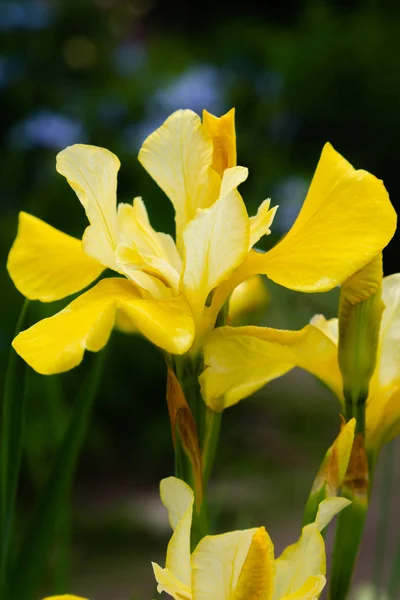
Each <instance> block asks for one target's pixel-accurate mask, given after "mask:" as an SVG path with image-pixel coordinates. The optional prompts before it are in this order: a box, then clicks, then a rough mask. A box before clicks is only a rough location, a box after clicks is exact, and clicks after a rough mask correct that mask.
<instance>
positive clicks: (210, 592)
mask: <svg viewBox="0 0 400 600" xmlns="http://www.w3.org/2000/svg"><path fill="white" fill-rule="evenodd" d="M257 531H258V530H257V529H247V530H243V531H231V532H229V533H224V534H222V535H212V536H211V535H208V536H206V537H205V538H203V539H202V540H201V541H200V543H199V544H198V546H197V548H196V549H195V551H194V552H193V554H192V596H193V598H194V599H195V600H216V599H218V600H233V594H234V591H235V589H236V586H237V583H238V580H239V576H240V573H241V571H242V567H243V564H244V562H245V560H246V556H247V554H248V552H249V548H250V545H251V542H252V539H253V536H254V534H255V533H256V532H257Z"/></svg>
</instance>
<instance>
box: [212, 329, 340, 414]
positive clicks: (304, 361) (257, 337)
mask: <svg viewBox="0 0 400 600" xmlns="http://www.w3.org/2000/svg"><path fill="white" fill-rule="evenodd" d="M204 364H205V366H206V369H205V371H204V372H203V373H202V375H201V376H200V384H201V388H202V393H203V397H204V399H205V401H206V403H207V404H208V406H210V407H211V408H212V409H213V410H216V411H219V410H222V409H223V408H226V407H228V406H231V405H232V404H235V403H236V402H238V401H239V400H241V399H242V398H245V397H246V396H249V395H250V394H251V393H253V392H255V391H256V390H258V389H259V388H261V387H262V386H263V385H265V384H266V383H268V382H269V381H271V380H272V379H275V378H277V377H280V376H281V375H284V374H285V373H287V372H288V371H289V370H290V369H292V368H293V367H295V366H298V367H301V368H303V369H306V370H307V371H309V372H310V373H313V374H314V375H316V376H317V377H319V378H320V379H322V380H323V381H324V382H325V383H326V384H327V385H328V386H330V387H331V388H332V389H333V390H334V391H335V393H337V394H338V395H340V389H341V378H340V372H339V367H338V364H337V348H336V346H335V345H334V344H333V343H332V341H331V340H330V339H329V338H328V337H327V336H325V335H324V334H323V333H322V332H321V331H320V330H319V329H317V328H316V327H314V326H312V325H307V326H306V327H304V328H303V329H301V330H300V331H285V330H280V329H270V328H262V327H252V326H249V327H218V328H217V329H215V330H214V331H213V332H212V333H211V335H210V336H209V337H208V338H207V339H206V342H205V346H204Z"/></svg>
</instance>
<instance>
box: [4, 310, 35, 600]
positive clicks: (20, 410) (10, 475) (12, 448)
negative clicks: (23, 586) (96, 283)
mask: <svg viewBox="0 0 400 600" xmlns="http://www.w3.org/2000/svg"><path fill="white" fill-rule="evenodd" d="M28 305H29V301H28V300H25V302H24V305H23V307H22V310H21V314H20V317H19V319H18V323H17V327H16V330H15V335H17V334H18V333H19V332H20V331H21V329H23V328H24V327H25V326H26V322H27V318H28ZM25 375H26V363H25V362H24V361H23V360H22V358H20V357H19V356H18V354H17V353H16V352H15V350H14V349H13V348H10V357H9V362H8V367H7V372H6V380H5V386H4V396H3V404H2V418H1V426H0V431H1V433H0V435H1V440H0V536H1V547H0V596H1V597H3V590H4V586H5V578H6V574H7V561H8V554H9V546H10V536H11V529H12V521H13V517H14V505H15V496H16V490H17V484H18V476H19V470H20V464H21V454H22V437H23V427H24V419H25Z"/></svg>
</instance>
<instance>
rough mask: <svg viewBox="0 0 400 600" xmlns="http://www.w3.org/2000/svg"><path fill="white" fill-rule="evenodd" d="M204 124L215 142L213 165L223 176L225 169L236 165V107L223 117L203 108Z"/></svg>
mask: <svg viewBox="0 0 400 600" xmlns="http://www.w3.org/2000/svg"><path fill="white" fill-rule="evenodd" d="M203 126H204V128H205V130H206V131H207V132H208V133H209V134H210V136H211V138H212V142H213V161H212V167H213V169H214V170H215V171H217V173H219V175H220V176H221V177H222V174H223V172H224V171H225V169H229V168H230V167H235V166H236V130H235V109H234V108H232V109H231V110H230V111H229V112H227V113H226V114H225V115H222V117H215V116H214V115H212V114H211V113H209V112H208V111H206V110H203Z"/></svg>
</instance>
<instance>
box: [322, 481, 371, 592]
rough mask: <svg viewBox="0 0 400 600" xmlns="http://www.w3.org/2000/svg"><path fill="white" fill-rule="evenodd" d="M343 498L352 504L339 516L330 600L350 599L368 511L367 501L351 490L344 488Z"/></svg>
mask: <svg viewBox="0 0 400 600" xmlns="http://www.w3.org/2000/svg"><path fill="white" fill-rule="evenodd" d="M342 496H344V497H345V498H349V500H351V501H352V504H351V505H350V506H349V507H348V508H346V510H344V511H342V512H341V513H340V514H339V516H338V522H337V527H336V536H335V545H334V552H333V560H332V572H331V583H330V596H329V598H330V600H346V598H347V597H348V593H349V590H350V585H351V580H352V576H353V571H354V567H355V564H356V560H357V556H358V549H359V546H360V542H361V538H362V534H363V531H364V524H365V518H366V515H367V509H368V504H367V503H366V501H365V499H364V498H363V499H360V498H358V497H357V496H356V495H355V494H354V493H352V491H351V490H349V489H347V488H344V489H343V491H342Z"/></svg>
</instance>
